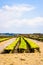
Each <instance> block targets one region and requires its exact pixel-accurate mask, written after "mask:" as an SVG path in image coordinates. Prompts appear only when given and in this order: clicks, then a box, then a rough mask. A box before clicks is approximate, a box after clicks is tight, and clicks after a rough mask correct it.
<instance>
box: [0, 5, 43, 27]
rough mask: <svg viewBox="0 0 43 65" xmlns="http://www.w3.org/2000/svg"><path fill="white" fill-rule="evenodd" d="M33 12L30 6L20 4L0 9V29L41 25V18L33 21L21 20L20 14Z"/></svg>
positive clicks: (42, 19) (42, 22)
mask: <svg viewBox="0 0 43 65" xmlns="http://www.w3.org/2000/svg"><path fill="white" fill-rule="evenodd" d="M32 10H34V7H33V6H31V5H26V4H21V5H13V6H8V5H5V6H3V7H2V8H1V9H0V28H1V27H2V28H3V27H4V28H10V27H12V26H17V27H18V26H19V27H20V26H22V25H28V26H35V25H39V24H40V25H43V17H35V18H33V19H23V18H21V17H22V14H23V13H24V12H27V11H28V12H29V11H32Z"/></svg>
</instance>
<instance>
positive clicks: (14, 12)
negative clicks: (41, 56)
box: [0, 0, 43, 33]
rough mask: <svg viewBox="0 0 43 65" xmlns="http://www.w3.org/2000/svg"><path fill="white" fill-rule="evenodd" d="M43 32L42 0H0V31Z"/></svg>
mask: <svg viewBox="0 0 43 65" xmlns="http://www.w3.org/2000/svg"><path fill="white" fill-rule="evenodd" d="M6 32H7V33H8V32H9V33H43V0H0V33H6Z"/></svg>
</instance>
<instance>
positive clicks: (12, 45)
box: [5, 37, 19, 50]
mask: <svg viewBox="0 0 43 65" xmlns="http://www.w3.org/2000/svg"><path fill="white" fill-rule="evenodd" d="M18 41H19V37H18V38H17V39H16V40H15V41H14V42H13V43H11V44H10V45H9V46H7V47H6V48H5V50H13V48H14V47H15V46H16V44H17V42H18Z"/></svg>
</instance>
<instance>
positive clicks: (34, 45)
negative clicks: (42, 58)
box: [24, 38, 39, 48]
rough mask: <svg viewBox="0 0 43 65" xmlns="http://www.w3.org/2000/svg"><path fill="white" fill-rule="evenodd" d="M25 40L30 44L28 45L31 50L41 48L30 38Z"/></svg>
mask: <svg viewBox="0 0 43 65" xmlns="http://www.w3.org/2000/svg"><path fill="white" fill-rule="evenodd" d="M24 39H25V40H26V41H27V42H28V44H29V45H30V47H31V48H39V46H38V45H37V44H36V43H35V42H33V41H32V40H30V39H28V38H24Z"/></svg>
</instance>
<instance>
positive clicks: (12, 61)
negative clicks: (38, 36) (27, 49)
mask: <svg viewBox="0 0 43 65" xmlns="http://www.w3.org/2000/svg"><path fill="white" fill-rule="evenodd" d="M35 42H36V43H38V45H39V47H40V51H41V53H14V54H0V65H43V42H38V41H35Z"/></svg>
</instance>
